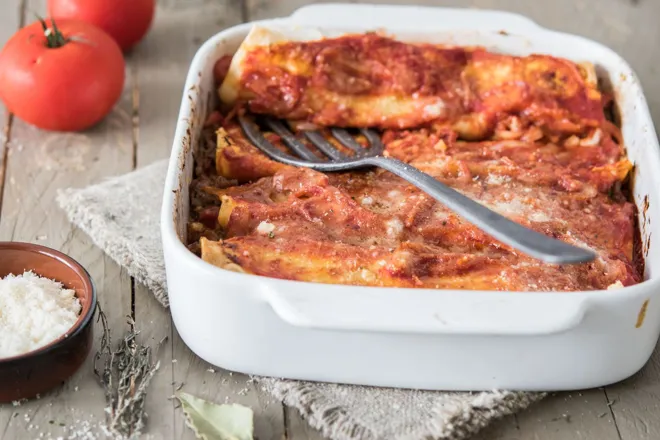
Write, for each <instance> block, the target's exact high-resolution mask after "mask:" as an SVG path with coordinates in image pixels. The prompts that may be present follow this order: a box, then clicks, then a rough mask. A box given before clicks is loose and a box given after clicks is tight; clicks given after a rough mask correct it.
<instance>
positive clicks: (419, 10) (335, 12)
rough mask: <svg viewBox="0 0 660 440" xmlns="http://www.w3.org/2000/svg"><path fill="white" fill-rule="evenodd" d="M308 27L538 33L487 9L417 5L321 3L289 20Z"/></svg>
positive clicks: (525, 21) (529, 24) (530, 24)
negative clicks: (411, 26) (336, 26)
mask: <svg viewBox="0 0 660 440" xmlns="http://www.w3.org/2000/svg"><path fill="white" fill-rule="evenodd" d="M288 19H289V20H291V21H294V22H298V23H301V24H303V25H307V26H310V25H311V26H314V25H316V26H324V25H325V26H328V25H330V24H335V25H336V24H341V26H346V27H364V26H366V27H368V28H371V27H373V28H379V27H384V28H389V29H400V28H403V29H409V28H410V24H411V23H414V24H415V25H414V27H415V29H422V28H426V29H432V30H448V29H465V28H470V29H481V30H492V31H501V30H505V31H507V32H523V31H533V30H539V29H541V27H540V26H539V25H538V24H536V22H534V21H533V20H531V19H529V18H527V17H525V16H523V15H520V14H514V13H511V12H504V11H494V10H488V9H467V8H443V7H431V6H416V5H405V6H404V5H378V4H376V5H369V4H354V3H318V4H313V5H308V6H303V7H301V8H299V9H297V10H296V11H294V12H293V13H292V14H291V16H290V17H289V18H288Z"/></svg>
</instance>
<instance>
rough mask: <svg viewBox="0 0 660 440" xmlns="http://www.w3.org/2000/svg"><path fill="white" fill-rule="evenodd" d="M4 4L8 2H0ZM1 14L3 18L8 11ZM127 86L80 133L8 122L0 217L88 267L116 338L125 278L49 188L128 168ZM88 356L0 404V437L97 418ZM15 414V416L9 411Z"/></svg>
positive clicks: (2, 235)
mask: <svg viewBox="0 0 660 440" xmlns="http://www.w3.org/2000/svg"><path fill="white" fill-rule="evenodd" d="M10 3H12V2H10ZM28 6H29V8H30V10H35V11H41V12H43V11H45V2H42V1H31V2H29V3H28ZM2 7H3V9H4V8H6V6H5V4H4V2H3V6H2ZM4 11H6V9H4V10H3V12H4ZM0 16H2V20H5V19H6V18H5V17H6V16H7V15H6V14H5V13H2V14H0ZM28 20H30V21H31V19H30V18H28ZM14 27H15V26H14ZM0 28H4V26H0ZM0 32H5V30H4V29H0ZM129 92H130V81H129V82H128V85H127V88H126V93H125V94H124V96H123V97H122V99H121V101H120V103H119V104H118V106H117V108H116V109H115V110H114V111H113V112H112V113H111V114H110V115H109V116H108V118H107V119H106V120H105V121H104V122H103V123H101V124H100V125H99V126H97V127H95V128H93V129H92V130H89V131H87V132H85V133H76V134H57V133H47V132H42V131H40V130H37V129H35V128H33V127H30V126H28V125H26V124H24V123H23V122H21V121H19V120H15V121H14V124H13V127H12V131H11V142H10V144H9V145H10V147H9V152H8V163H7V176H6V182H7V185H5V188H4V197H3V204H2V214H1V218H2V222H0V239H2V240H18V241H29V242H38V243H40V244H44V245H46V246H50V247H53V248H55V249H59V250H62V251H63V252H65V253H67V254H69V255H71V256H72V257H73V258H75V259H76V260H78V261H79V262H80V263H81V264H82V265H84V266H85V267H86V268H87V269H88V270H89V272H90V274H91V275H92V277H93V278H94V281H95V283H96V286H97V289H98V294H99V302H100V304H101V306H102V307H103V309H104V311H105V313H106V314H107V316H108V320H109V323H110V325H111V328H112V336H113V337H114V338H117V337H119V336H120V333H121V332H122V331H123V329H125V328H126V325H125V322H126V319H125V316H126V315H127V314H130V310H131V303H130V292H131V290H130V278H129V277H128V276H127V274H126V273H125V272H124V271H122V270H121V269H120V268H119V267H118V266H117V265H116V264H114V263H113V262H112V261H111V260H110V259H109V258H107V257H106V256H105V255H104V254H103V252H102V251H101V250H100V249H99V248H97V247H96V246H95V245H94V244H93V243H92V242H91V240H90V239H89V238H88V237H87V236H86V235H85V234H84V233H82V232H80V231H79V230H77V229H76V228H74V227H72V225H71V224H70V223H69V222H68V220H67V219H66V217H65V215H64V213H63V212H62V211H61V210H60V209H59V208H58V207H57V205H56V203H55V193H56V190H57V189H59V188H65V187H79V186H84V185H88V184H90V183H93V182H97V181H98V180H99V179H101V178H102V177H104V176H109V175H113V174H120V173H123V172H125V171H128V170H130V168H131V162H132V141H131V131H132V130H131V120H130V112H131V101H130V93H129ZM95 332H96V333H95V335H96V338H95V344H94V348H93V349H92V353H93V352H95V351H96V349H97V348H98V345H99V344H98V343H99V340H98V336H100V334H101V328H100V326H99V325H97V326H96V327H95ZM92 361H93V356H92V355H90V356H89V358H88V359H87V361H86V362H85V364H84V365H83V366H82V368H81V369H80V370H79V371H78V372H77V373H76V374H75V375H74V376H73V377H72V378H71V379H70V380H69V381H68V382H66V383H65V384H64V385H63V386H62V387H60V388H58V389H55V390H53V391H52V392H50V393H47V394H46V395H43V396H41V398H40V399H37V400H33V401H30V402H27V403H25V404H23V405H21V406H20V407H16V408H14V407H11V406H7V405H5V406H3V407H2V408H1V409H0V426H2V428H0V429H3V431H2V432H3V433H2V435H0V437H1V438H3V439H7V440H9V439H24V438H26V436H31V437H32V436H33V437H39V434H40V433H43V434H44V436H45V437H46V438H49V437H51V436H52V437H57V436H67V435H68V434H69V433H71V432H72V429H74V428H75V427H78V428H79V427H80V424H81V423H84V422H86V423H89V424H90V425H98V423H100V422H102V421H103V419H104V411H103V408H104V406H105V401H104V396H103V391H102V389H101V387H100V386H99V385H98V384H97V381H96V378H95V376H94V375H93V372H92ZM14 413H17V414H18V415H19V416H17V417H13V414H14ZM51 421H52V422H51ZM60 424H63V425H64V426H60Z"/></svg>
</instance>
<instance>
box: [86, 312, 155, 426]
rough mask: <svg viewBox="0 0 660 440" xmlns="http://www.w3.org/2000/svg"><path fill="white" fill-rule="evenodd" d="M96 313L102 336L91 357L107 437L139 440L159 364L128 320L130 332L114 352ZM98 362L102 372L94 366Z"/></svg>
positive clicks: (101, 316) (105, 324) (101, 317)
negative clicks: (101, 392) (103, 403)
mask: <svg viewBox="0 0 660 440" xmlns="http://www.w3.org/2000/svg"><path fill="white" fill-rule="evenodd" d="M98 313H99V318H98V319H99V320H100V321H101V324H102V325H103V336H102V337H101V348H100V349H99V351H98V352H97V353H96V356H95V357H94V374H96V376H97V377H98V379H99V382H100V383H101V386H102V387H103V390H104V392H105V399H106V404H107V406H106V408H105V411H106V419H107V430H108V434H110V435H111V436H112V437H113V438H119V439H134V438H138V437H139V436H140V434H141V433H142V429H143V428H144V426H145V418H146V413H145V411H144V405H145V400H146V395H147V388H148V386H149V382H151V379H152V378H153V376H154V374H156V371H158V368H159V367H160V362H156V363H155V364H153V363H152V361H151V347H148V346H144V345H141V344H139V343H138V342H137V339H136V338H137V336H138V335H139V331H137V330H136V328H135V321H133V319H132V318H130V317H128V325H129V330H128V331H127V332H126V334H125V335H124V337H123V339H122V340H121V341H120V342H119V344H118V347H117V348H116V349H115V350H113V349H112V340H111V338H110V330H109V326H108V320H107V317H106V316H105V314H104V313H103V311H102V310H101V308H100V306H99V308H98ZM101 359H103V366H102V369H101V368H99V367H98V366H97V362H98V361H100V360H101Z"/></svg>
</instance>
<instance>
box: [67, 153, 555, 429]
mask: <svg viewBox="0 0 660 440" xmlns="http://www.w3.org/2000/svg"><path fill="white" fill-rule="evenodd" d="M166 172H167V162H166V161H161V162H157V163H154V164H153V165H150V166H148V167H145V168H142V169H139V170H137V171H134V172H132V173H129V174H127V175H124V176H120V177H117V178H113V179H110V180H107V181H105V182H102V183H99V184H97V185H94V186H90V187H88V188H83V189H67V190H63V191H60V193H59V194H58V203H59V204H60V206H61V207H62V208H63V209H64V211H66V213H67V215H68V217H69V220H70V221H71V222H72V223H74V224H75V225H76V226H78V227H79V228H80V229H82V230H83V231H85V232H86V233H87V234H89V236H90V237H91V238H92V240H93V241H94V242H95V243H96V245H98V246H99V247H100V248H102V249H103V250H104V251H105V252H106V253H107V254H108V255H109V256H110V257H111V258H112V259H114V260H115V261H116V262H117V263H118V264H120V265H121V266H123V267H124V268H126V270H127V271H128V273H129V274H130V275H131V276H133V277H135V279H136V280H137V281H138V282H140V283H143V284H145V285H146V286H147V287H149V288H150V289H151V291H152V292H153V293H154V295H155V296H156V298H157V299H158V301H159V302H160V303H161V304H162V305H163V306H165V307H167V305H168V300H167V287H166V280H165V267H164V263H163V256H162V249H161V240H160V228H159V217H160V206H161V197H162V193H163V187H164V181H165V174H166ZM255 379H256V380H258V381H259V382H260V383H261V384H262V385H263V386H264V387H265V388H266V389H267V390H269V391H270V393H272V394H273V395H274V396H275V397H276V398H278V399H280V400H282V401H284V403H285V404H286V405H289V406H292V407H294V408H297V409H298V410H299V411H300V412H301V414H302V415H303V416H304V418H305V419H306V420H307V422H308V423H309V424H310V425H311V426H313V427H314V428H317V429H319V430H321V432H322V433H323V434H324V435H325V436H326V437H329V438H330V439H332V440H358V439H359V440H372V439H373V440H376V439H401V440H404V439H405V440H423V439H424V440H427V439H443V440H461V439H466V438H469V437H470V436H471V435H472V434H474V433H476V432H477V431H478V430H479V429H481V428H483V427H484V426H486V425H488V424H489V423H490V422H491V421H493V420H494V419H497V418H499V417H502V416H504V415H508V414H512V413H514V412H516V411H520V410H522V409H524V408H526V407H527V406H528V405H529V404H530V403H532V402H535V401H537V400H539V399H541V398H542V397H543V394H542V393H521V392H507V391H492V392H482V393H458V392H438V391H417V390H401V389H391V388H374V387H362V386H353V385H336V384H324V383H314V382H300V381H294V380H283V379H274V378H263V377H259V378H255Z"/></svg>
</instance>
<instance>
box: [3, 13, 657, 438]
mask: <svg viewBox="0 0 660 440" xmlns="http://www.w3.org/2000/svg"><path fill="white" fill-rule="evenodd" d="M192 1H193V0H188V1H187V2H186V1H185V0H170V1H169V2H167V4H165V3H163V2H161V3H162V4H161V7H160V8H159V10H158V14H157V19H156V22H155V25H154V27H153V28H152V30H151V32H150V34H149V36H148V37H147V39H146V40H145V41H144V42H143V43H142V44H141V45H140V46H139V47H138V48H137V49H136V50H135V51H134V52H133V53H132V54H130V55H129V56H128V60H127V61H128V63H127V82H126V89H125V91H124V95H123V97H122V99H121V102H120V103H119V104H118V105H117V108H116V109H115V110H114V111H113V113H112V114H111V115H110V116H109V117H108V118H107V119H106V120H105V122H103V123H102V124H101V125H100V126H98V127H96V128H95V129H93V130H91V131H88V132H85V133H77V134H53V133H46V132H42V131H39V130H37V129H34V128H32V127H29V126H28V125H26V124H25V123H23V122H22V121H20V120H17V119H16V118H12V116H11V115H9V114H7V113H6V112H4V109H1V106H0V115H2V118H1V119H0V120H1V121H2V122H0V123H1V124H2V125H3V126H4V132H3V133H4V137H0V159H1V160H2V161H1V162H0V163H1V166H0V190H1V191H0V194H2V197H1V199H0V201H1V211H0V240H20V241H30V242H38V243H41V244H44V245H47V246H51V247H54V248H56V249H60V250H62V251H64V252H65V253H67V254H70V255H71V256H73V257H74V258H76V259H77V260H78V261H80V262H81V263H82V264H83V265H84V266H86V267H87V268H88V270H89V271H90V272H91V274H92V276H93V277H94V279H95V281H96V283H97V286H98V289H99V296H100V302H101V305H102V306H103V308H104V310H105V311H106V314H107V315H108V317H109V320H110V323H111V326H112V328H113V335H114V337H115V338H116V337H118V336H119V335H120V334H121V333H122V332H123V331H124V330H125V329H126V316H127V315H128V316H132V317H133V318H134V319H135V321H136V322H137V325H138V327H139V328H140V329H142V337H143V338H144V340H145V341H147V342H149V341H151V342H153V343H155V342H156V341H160V340H161V339H162V338H163V337H164V336H169V341H168V343H167V344H166V345H165V346H164V347H162V348H161V350H160V353H159V357H160V359H161V362H162V367H161V369H160V371H159V373H158V374H157V375H156V377H155V379H154V381H153V382H152V385H151V389H150V391H149V397H148V401H147V411H148V413H149V426H148V433H149V437H150V438H154V439H161V438H162V439H171V438H176V439H179V438H194V436H193V434H192V432H191V431H190V430H189V429H188V428H187V427H186V426H185V424H184V421H183V418H182V413H181V410H180V409H177V408H176V403H175V402H174V401H172V400H169V398H170V396H171V395H172V394H173V393H174V391H175V389H176V388H178V387H179V386H180V384H181V383H183V384H184V385H183V389H184V390H185V391H187V392H189V393H192V394H194V395H197V396H200V397H204V398H208V399H210V400H214V401H216V402H225V401H230V402H239V403H243V404H246V405H249V406H251V407H252V408H253V409H254V410H255V414H256V418H255V423H256V435H257V436H258V438H259V439H260V440H267V439H282V438H288V439H304V438H317V439H318V438H321V436H320V435H319V434H318V433H316V432H315V431H313V430H312V429H311V428H309V427H307V425H306V423H305V422H304V421H303V420H302V419H301V417H300V415H299V414H298V413H297V412H296V411H295V410H290V409H287V408H285V407H284V406H283V405H282V404H281V403H280V402H277V401H275V400H274V399H272V398H271V397H270V396H269V395H266V394H264V393H263V392H262V391H261V389H259V387H258V385H254V384H250V383H248V382H247V378H246V377H245V376H243V375H240V374H232V373H229V372H226V371H215V372H212V370H210V369H209V368H210V366H209V365H208V364H206V363H205V362H203V361H202V360H200V359H199V358H197V357H196V356H195V355H194V354H193V353H192V352H190V350H189V349H188V348H187V347H186V346H185V345H184V344H183V342H182V341H181V339H180V338H179V337H178V335H177V333H176V330H175V329H174V327H173V326H172V324H171V320H170V316H169V313H168V311H167V310H164V309H163V308H162V307H161V306H160V305H159V304H158V303H157V302H156V301H155V300H154V298H153V297H152V295H151V294H150V293H149V292H148V291H147V290H146V289H145V288H143V287H142V286H140V285H136V284H135V283H134V282H133V280H132V279H131V278H130V277H129V276H128V275H127V274H126V273H125V272H124V271H123V270H121V269H120V268H119V267H118V266H117V265H116V264H115V263H114V262H112V261H111V260H110V259H109V258H108V257H106V256H105V255H104V254H103V253H102V252H101V251H100V250H99V249H98V248H97V247H96V246H94V245H93V244H92V242H91V240H90V239H89V237H87V236H86V235H85V234H84V233H82V232H80V231H79V230H77V229H76V228H74V227H72V226H71V224H69V222H68V221H67V220H66V218H65V216H64V214H63V213H62V212H61V211H60V210H59V209H58V207H57V206H56V203H55V200H54V196H55V192H56V190H57V189H58V188H64V187H81V186H85V185H88V184H90V183H94V182H98V181H99V180H101V179H103V178H105V177H108V176H113V175H118V174H122V173H125V172H127V171H130V170H132V169H135V168H138V167H142V166H145V165H147V164H149V163H151V162H153V161H154V160H157V159H161V158H165V157H167V156H168V155H169V151H170V147H171V140H172V136H173V133H174V125H175V121H176V116H177V113H178V111H179V102H180V99H181V94H182V86H183V82H184V78H185V74H186V72H187V69H188V66H189V63H190V61H191V59H192V57H193V54H194V53H195V51H196V49H197V48H198V47H199V45H200V44H201V43H202V42H203V41H204V40H205V39H206V38H208V37H209V36H211V35H213V34H214V33H216V32H218V31H220V30H221V29H223V28H226V27H228V26H231V25H234V24H237V23H240V22H242V21H246V20H253V19H258V18H266V17H274V16H281V15H286V14H289V13H290V12H291V11H293V10H294V9H296V8H297V7H299V6H302V5H303V4H305V3H308V2H306V1H303V0H272V1H268V0H208V1H197V2H195V3H196V5H194V6H190V5H188V6H186V5H185V3H192ZM378 2H379V3H382V2H386V1H383V0H380V1H378ZM172 3H180V4H181V5H179V6H172ZM400 3H401V2H400ZM416 3H423V4H429V5H450V6H470V7H477V8H496V9H505V10H510V11H514V12H519V13H522V14H525V15H528V16H530V17H531V18H533V19H534V20H536V21H537V22H539V23H540V24H542V25H545V26H548V27H552V28H556V29H558V30H563V31H568V32H572V33H576V34H582V35H585V36H587V37H590V38H593V39H596V40H598V41H601V42H603V43H605V44H607V45H609V46H610V47H612V48H613V49H614V50H616V51H618V52H619V53H621V54H623V55H624V57H625V58H626V59H627V60H628V61H629V62H630V63H631V64H632V66H633V67H634V68H635V70H636V71H637V73H638V74H639V76H640V78H641V81H642V83H643V85H644V88H645V91H646V93H647V97H648V99H649V101H650V106H651V110H652V113H653V117H654V120H655V121H656V122H658V121H660V77H659V75H660V69H659V67H658V66H659V65H660V49H659V47H660V27H658V25H657V21H658V19H660V1H658V0H555V1H548V2H545V1H542V0H536V1H534V0H471V1H458V0H454V1H451V0H447V1H424V2H416ZM44 4H45V1H42V0H2V2H0V44H4V42H5V41H6V40H7V39H8V38H9V36H10V35H11V34H12V33H13V32H14V31H15V30H16V29H17V28H18V27H19V26H21V24H23V23H25V22H26V21H27V22H31V21H32V20H33V15H32V14H31V13H30V12H29V11H31V10H35V11H42V12H43V11H45V6H44ZM97 334H98V333H97ZM91 360H92V358H91V356H90V358H89V359H88V362H87V364H86V365H85V366H84V367H83V368H82V369H81V371H79V372H78V373H77V374H76V375H75V376H74V377H73V378H72V379H71V380H70V381H68V382H67V383H65V384H64V385H63V386H62V387H61V388H59V389H57V390H55V391H53V392H51V393H49V394H48V395H45V396H41V398H40V399H38V400H34V401H31V402H28V403H25V404H23V405H21V406H17V407H14V406H12V405H4V406H0V439H3V440H10V439H26V438H38V437H39V434H40V433H43V435H44V437H43V438H49V437H52V438H57V437H58V436H63V437H64V438H67V437H68V436H69V435H70V427H71V425H72V424H74V423H75V422H76V421H88V422H90V424H91V425H92V426H93V427H94V426H96V425H97V424H98V422H100V421H102V419H103V417H104V415H103V407H104V405H105V403H104V399H103V394H102V391H101V389H100V387H99V386H98V385H97V382H96V380H95V377H94V376H93V374H92V368H91ZM659 366H660V352H656V354H655V355H654V357H653V358H652V359H651V361H650V362H649V363H648V365H647V366H646V367H645V368H644V369H643V371H642V372H641V373H639V374H637V375H636V376H635V377H633V378H631V379H629V380H626V381H624V382H623V383H620V384H616V385H613V386H610V387H607V388H604V389H595V390H589V391H582V392H573V393H558V394H556V395H553V396H551V397H549V398H547V399H546V400H545V401H543V402H542V403H539V404H537V405H535V406H533V407H532V408H531V409H529V410H528V411H525V412H523V413H520V414H517V415H515V416H511V417H508V418H505V419H503V420H501V421H500V422H498V423H495V424H494V425H493V426H491V427H489V428H487V429H486V430H485V431H483V432H482V433H480V434H479V435H478V436H477V437H478V438H479V439H482V440H486V439H512V440H513V439H525V440H528V439H543V440H551V439H557V440H565V439H590V440H609V439H624V440H627V439H630V440H640V439H660V411H659V403H660V368H659ZM604 368H606V367H604ZM0 380H1V378H0ZM246 387H247V389H248V391H247V392H246V391H245V388H246ZM50 421H53V423H50ZM60 423H62V424H64V425H66V426H65V427H60V426H59V424H60ZM94 429H95V428H92V430H94Z"/></svg>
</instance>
